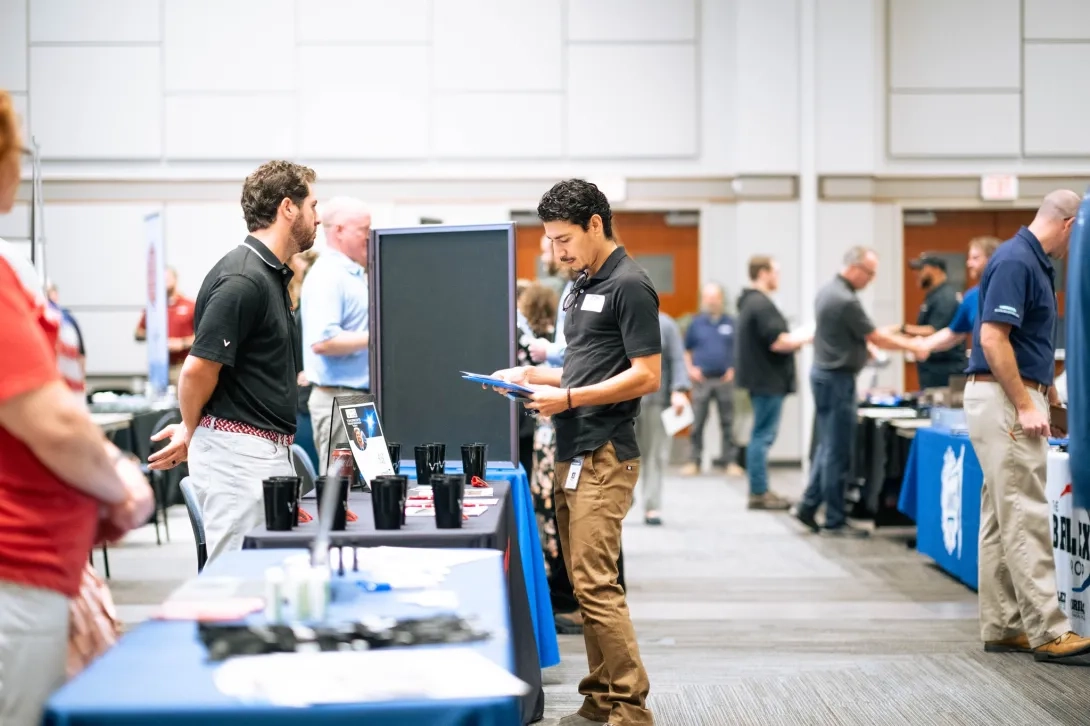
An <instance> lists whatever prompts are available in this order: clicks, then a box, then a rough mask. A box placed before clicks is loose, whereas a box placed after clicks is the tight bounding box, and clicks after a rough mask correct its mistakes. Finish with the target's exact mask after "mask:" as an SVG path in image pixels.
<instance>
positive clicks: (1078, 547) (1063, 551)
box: [1045, 452, 1090, 636]
mask: <svg viewBox="0 0 1090 726" xmlns="http://www.w3.org/2000/svg"><path fill="white" fill-rule="evenodd" d="M1070 473H1071V472H1070V469H1069V467H1068V457H1067V456H1065V455H1063V454H1062V453H1059V452H1051V453H1049V455H1048V480H1047V483H1046V485H1045V493H1046V494H1047V496H1048V508H1049V512H1050V513H1051V517H1050V519H1051V524H1050V528H1051V530H1052V556H1053V557H1054V558H1055V562H1056V597H1058V598H1059V599H1060V607H1061V608H1062V609H1063V611H1064V612H1065V613H1067V619H1068V620H1070V621H1071V628H1072V629H1073V630H1074V631H1075V632H1076V633H1078V634H1079V635H1082V636H1088V635H1090V627H1088V625H1087V622H1086V607H1087V604H1088V603H1090V514H1087V511H1086V509H1084V508H1083V507H1076V506H1074V496H1073V493H1072V487H1071V476H1070Z"/></svg>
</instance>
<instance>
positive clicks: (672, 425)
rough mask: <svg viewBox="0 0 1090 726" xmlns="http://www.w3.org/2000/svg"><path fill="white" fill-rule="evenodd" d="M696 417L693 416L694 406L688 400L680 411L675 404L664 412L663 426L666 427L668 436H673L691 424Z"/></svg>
mask: <svg viewBox="0 0 1090 726" xmlns="http://www.w3.org/2000/svg"><path fill="white" fill-rule="evenodd" d="M695 420H696V417H695V416H693V406H692V404H691V403H689V402H688V401H686V402H685V405H684V406H683V407H682V409H681V413H678V412H677V411H676V410H675V409H674V407H673V406H670V407H669V408H667V409H664V410H663V412H662V426H663V428H665V429H666V435H667V436H673V435H674V434H676V433H677V432H678V431H681V430H682V429H683V428H685V427H687V426H691V425H692V423H693V421H695Z"/></svg>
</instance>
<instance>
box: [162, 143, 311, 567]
mask: <svg viewBox="0 0 1090 726" xmlns="http://www.w3.org/2000/svg"><path fill="white" fill-rule="evenodd" d="M313 181H314V172H313V171H312V170H311V169H309V168H307V167H305V166H300V165H298V164H293V163H290V162H287V161H271V162H268V163H267V164H264V165H262V166H261V167H259V168H258V169H257V171H255V172H254V173H253V174H251V175H250V176H249V177H247V179H246V181H245V183H244V184H243V186H242V211H243V215H244V217H245V219H246V227H247V229H249V231H250V235H249V236H248V237H247V238H246V239H245V240H244V241H243V242H242V243H241V244H240V245H238V246H237V247H236V248H235V249H233V250H231V251H230V252H228V253H227V254H226V255H224V256H223V258H222V259H220V261H219V262H217V263H216V265H215V267H213V268H212V271H211V272H209V273H208V275H207V276H206V277H205V278H204V284H203V285H201V291H200V293H199V294H198V295H197V303H196V309H195V314H194V324H195V327H196V333H195V340H194V342H193V348H192V350H191V351H190V353H189V357H187V358H186V361H185V364H184V366H183V367H182V374H181V378H180V379H179V382H178V399H179V402H180V406H181V410H182V423H180V424H176V425H173V426H168V427H167V428H166V429H163V430H162V431H160V432H159V433H157V434H156V435H155V436H153V437H152V438H153V440H156V441H158V440H162V439H165V438H167V437H169V438H170V443H169V444H168V445H167V446H166V447H165V448H164V449H163V450H161V451H159V452H158V453H156V454H154V455H153V456H152V457H151V458H150V462H151V466H152V468H153V469H169V468H171V467H174V466H176V465H177V464H179V463H181V462H182V461H185V460H186V459H187V458H188V460H189V473H190V476H191V477H192V479H193V482H194V484H195V487H196V490H197V497H198V499H199V501H200V505H201V512H202V513H203V515H204V525H205V535H206V537H207V540H208V558H209V560H212V559H214V558H215V557H217V556H218V555H219V554H221V553H223V552H229V551H231V550H236V549H240V548H241V547H242V540H243V538H244V537H245V535H246V533H247V532H248V531H250V530H251V529H253V528H254V527H257V526H259V525H260V524H261V522H262V521H263V516H264V515H263V512H264V510H263V507H262V500H263V496H262V487H261V482H262V480H263V479H266V478H268V477H270V476H280V475H285V476H290V475H291V474H293V473H294V472H293V468H292V464H291V455H290V451H289V447H290V446H291V443H292V441H293V439H294V436H295V408H296V402H297V396H298V391H297V384H296V380H297V377H298V372H299V371H300V370H302V351H301V350H300V348H299V343H298V341H297V340H296V337H295V335H294V327H295V322H294V319H293V313H292V307H291V300H290V298H289V296H288V282H289V281H290V280H291V277H292V272H291V269H290V268H289V267H288V266H287V264H286V263H287V261H288V259H290V258H291V256H292V255H294V254H296V253H298V252H303V251H306V250H308V249H310V248H311V247H312V246H313V245H314V237H315V234H316V232H317V228H318V217H317V213H316V211H315V207H316V206H317V199H316V198H315V197H314V194H313V192H312V191H311V188H310V184H311V182H313Z"/></svg>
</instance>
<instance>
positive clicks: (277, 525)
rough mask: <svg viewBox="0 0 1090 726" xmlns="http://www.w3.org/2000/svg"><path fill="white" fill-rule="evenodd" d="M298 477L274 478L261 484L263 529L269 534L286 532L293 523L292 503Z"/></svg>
mask: <svg viewBox="0 0 1090 726" xmlns="http://www.w3.org/2000/svg"><path fill="white" fill-rule="evenodd" d="M297 481H298V477H293V476H274V477H270V478H268V479H265V480H264V481H262V482H261V487H262V491H263V494H264V497H265V528H266V529H268V530H269V531H270V532H286V531H288V530H290V529H291V527H292V523H293V522H294V521H295V512H294V511H293V510H294V503H293V500H292V498H293V497H294V496H295V489H296V486H297V484H296V482H297Z"/></svg>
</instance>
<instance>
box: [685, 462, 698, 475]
mask: <svg viewBox="0 0 1090 726" xmlns="http://www.w3.org/2000/svg"><path fill="white" fill-rule="evenodd" d="M699 473H700V464H696V463H694V462H691V461H690V462H689V463H688V464H686V465H685V466H683V467H681V475H682V476H696V475H697V474H699Z"/></svg>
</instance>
